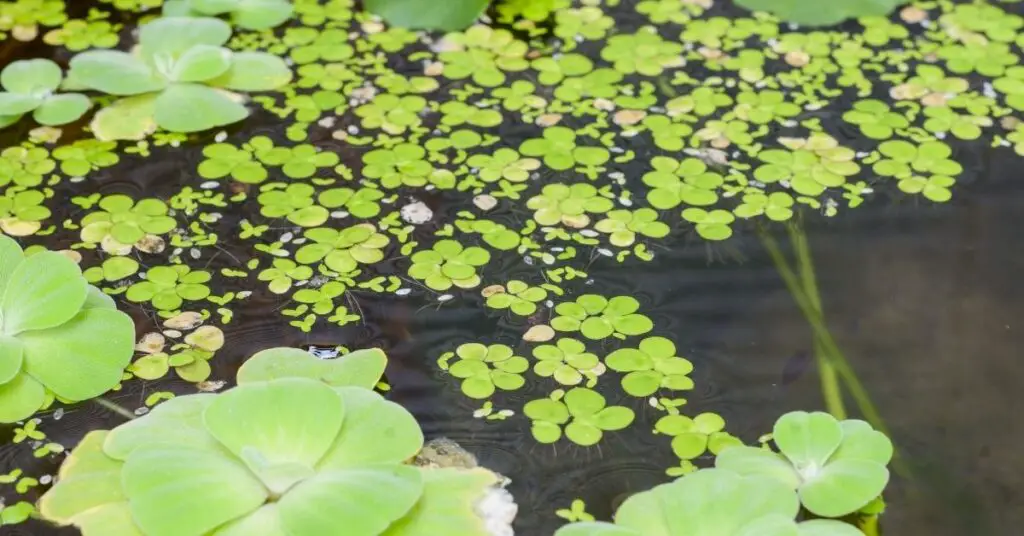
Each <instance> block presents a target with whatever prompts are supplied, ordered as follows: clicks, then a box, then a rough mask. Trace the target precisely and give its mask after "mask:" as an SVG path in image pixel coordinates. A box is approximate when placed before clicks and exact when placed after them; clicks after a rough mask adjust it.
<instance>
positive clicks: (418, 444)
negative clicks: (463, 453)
mask: <svg viewBox="0 0 1024 536" xmlns="http://www.w3.org/2000/svg"><path fill="white" fill-rule="evenodd" d="M336 391H337V392H338V393H339V394H340V395H341V398H342V400H344V405H345V412H346V415H347V416H346V417H345V422H344V423H343V424H342V426H341V431H340V432H338V435H337V438H336V439H334V444H333V445H331V448H330V450H329V451H328V452H327V454H325V455H324V457H323V459H321V460H320V462H319V464H318V465H317V470H318V471H324V470H333V469H345V468H349V467H364V466H368V465H373V464H381V463H391V464H398V463H403V462H405V461H406V460H408V459H410V458H412V457H413V456H415V455H416V453H417V452H419V451H420V448H422V446H423V432H421V431H420V426H419V424H418V423H417V422H416V419H415V417H413V416H412V414H411V413H409V412H408V411H406V410H405V408H403V407H402V406H399V405H398V404H395V403H394V402H389V401H387V400H384V398H383V397H382V396H380V395H378V394H377V393H374V392H373V391H370V390H367V389H364V388H362V387H338V388H336Z"/></svg>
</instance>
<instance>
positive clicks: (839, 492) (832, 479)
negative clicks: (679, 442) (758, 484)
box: [726, 450, 889, 517]
mask: <svg viewBox="0 0 1024 536" xmlns="http://www.w3.org/2000/svg"><path fill="white" fill-rule="evenodd" d="M726 452H728V450H726ZM888 483H889V471H888V470H887V469H886V468H885V467H884V466H882V465H880V464H877V463H874V462H870V461H864V460H839V461H836V462H830V463H829V464H828V465H827V466H825V467H823V468H821V469H820V470H819V472H818V473H817V475H815V476H814V477H813V478H810V479H808V480H807V481H805V482H804V484H803V485H802V486H800V490H799V491H800V501H801V502H802V503H803V505H804V507H806V508H807V510H809V511H810V512H811V513H813V514H815V515H819V516H822V517H842V516H845V515H847V514H851V513H853V512H856V511H857V510H860V509H861V508H862V507H863V506H864V505H866V504H868V503H869V502H871V500H872V499H874V498H875V497H877V496H878V495H879V494H880V493H882V490H884V489H885V486H886V484H888Z"/></svg>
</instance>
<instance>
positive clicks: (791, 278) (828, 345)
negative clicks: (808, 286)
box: [761, 233, 888, 435]
mask: <svg viewBox="0 0 1024 536" xmlns="http://www.w3.org/2000/svg"><path fill="white" fill-rule="evenodd" d="M761 237H762V240H763V241H764V244H765V248H766V249H768V253H769V255H771V257H772V260H773V261H774V262H775V265H776V266H777V267H778V269H779V275H781V276H782V280H783V282H784V283H785V284H786V287H787V288H788V289H789V292H790V294H792V295H793V299H794V300H795V301H796V303H797V306H798V307H800V310H801V312H803V314H804V317H805V318H806V319H807V321H808V323H809V324H810V325H811V330H812V331H813V332H814V334H815V336H816V337H817V339H818V341H819V342H820V344H821V345H822V349H823V350H824V353H823V355H824V356H825V357H826V358H827V359H828V360H829V361H830V363H831V365H832V367H834V368H835V370H836V371H837V372H838V373H839V376H840V377H841V378H842V380H843V382H844V383H845V384H846V387H847V388H848V389H849V390H850V394H851V395H853V397H854V399H855V400H856V401H857V406H858V407H859V408H860V410H861V413H863V414H864V417H865V418H866V419H867V420H868V422H870V423H871V424H872V425H873V426H874V427H875V428H876V429H878V430H879V431H881V432H883V433H885V434H886V435H888V432H887V430H886V427H885V423H884V422H883V421H882V418H881V415H880V414H879V413H878V410H877V409H875V406H874V404H873V403H872V402H871V399H870V397H869V396H868V393H867V390H865V389H864V386H863V385H862V384H861V383H860V379H858V378H857V375H856V374H854V372H853V370H852V369H851V368H850V365H849V363H848V362H847V361H846V358H845V357H844V356H843V353H842V352H841V351H840V350H839V347H838V346H837V345H836V342H835V339H833V338H832V334H831V333H830V332H829V331H828V328H827V327H826V326H825V322H824V319H822V317H821V314H820V313H819V312H818V311H817V310H816V309H815V308H814V307H813V305H812V304H811V300H810V298H809V297H808V296H807V294H806V293H805V292H804V290H803V288H802V286H801V285H800V280H799V278H798V277H797V276H796V274H795V273H793V270H792V269H791V268H790V267H789V265H788V263H786V260H785V258H784V257H783V256H782V252H781V250H780V249H779V246H778V244H776V242H775V239H774V238H772V237H771V236H770V235H769V234H767V233H762V235H761Z"/></svg>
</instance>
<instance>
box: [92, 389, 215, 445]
mask: <svg viewBox="0 0 1024 536" xmlns="http://www.w3.org/2000/svg"><path fill="white" fill-rule="evenodd" d="M216 397H217V395H212V394H206V393H199V394H194V395H186V396H178V397H174V398H172V399H171V400H168V401H166V402H164V403H162V404H160V405H159V406H157V407H156V408H154V409H153V411H151V412H149V414H147V415H146V418H145V419H135V420H133V421H129V422H127V423H125V424H122V425H121V426H118V427H117V428H114V429H113V430H111V431H110V434H109V435H108V436H107V439H106V441H105V442H104V444H103V451H104V452H105V453H106V454H107V455H108V456H110V457H111V458H114V459H117V460H127V459H128V456H130V455H131V454H132V453H133V452H135V451H136V450H139V449H150V448H165V447H169V446H173V447H174V448H188V449H194V450H206V451H209V452H223V450H224V447H223V446H222V445H221V444H220V443H218V442H217V440H215V439H214V438H213V436H211V435H210V434H209V433H208V432H207V431H206V425H205V424H204V423H203V411H204V410H206V408H207V406H209V405H210V403H212V402H213V401H214V400H215V399H216Z"/></svg>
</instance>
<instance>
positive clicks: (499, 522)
mask: <svg viewBox="0 0 1024 536" xmlns="http://www.w3.org/2000/svg"><path fill="white" fill-rule="evenodd" d="M506 480H507V479H506ZM473 510H475V511H476V514H477V515H478V516H480V517H481V518H482V519H483V520H484V529H485V530H486V531H487V533H488V534H489V535H490V536H514V535H515V532H513V530H512V520H513V519H515V517H516V514H517V513H518V512H519V506H517V505H516V501H515V498H514V497H512V494H511V493H509V492H508V490H506V489H505V488H503V487H492V488H490V489H488V490H487V491H486V492H484V496H483V497H482V498H480V500H479V501H477V503H476V504H475V505H473Z"/></svg>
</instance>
